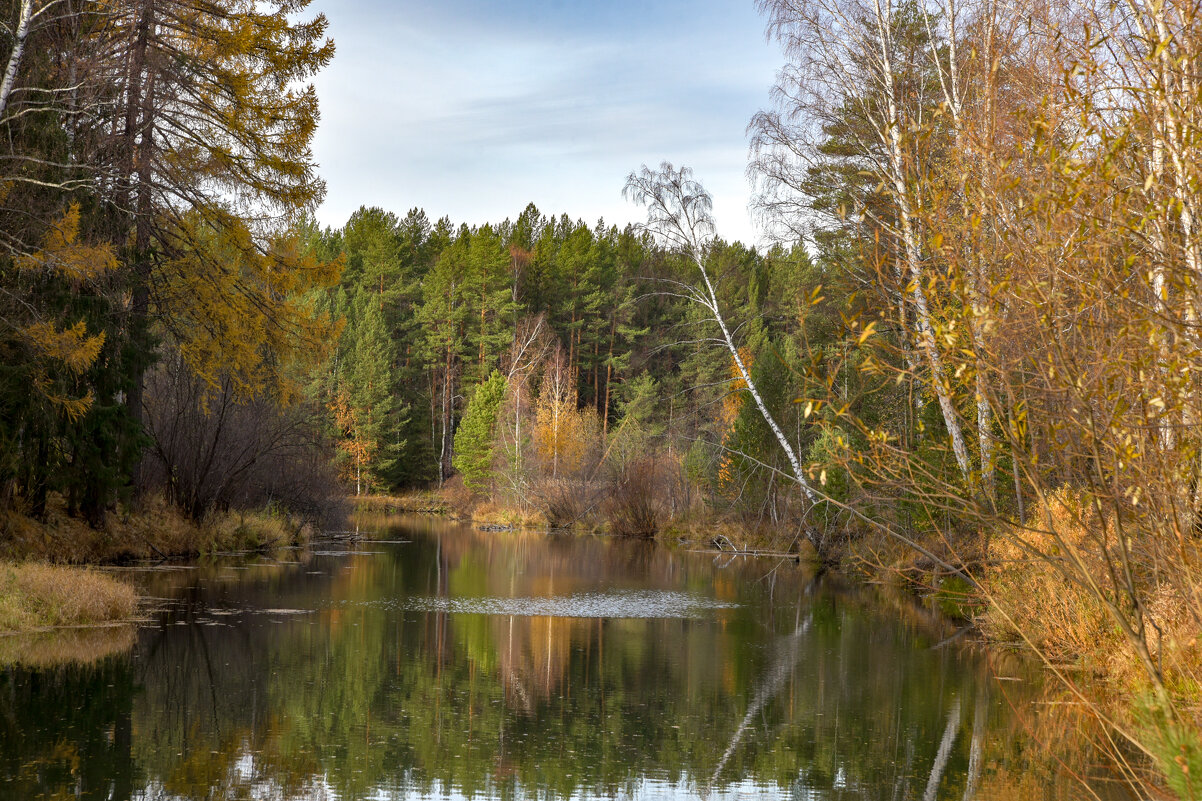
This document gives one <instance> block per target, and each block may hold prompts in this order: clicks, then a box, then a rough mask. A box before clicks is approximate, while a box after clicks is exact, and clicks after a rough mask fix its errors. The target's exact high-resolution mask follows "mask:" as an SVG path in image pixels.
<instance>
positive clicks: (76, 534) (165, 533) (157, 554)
mask: <svg viewBox="0 0 1202 801" xmlns="http://www.w3.org/2000/svg"><path fill="white" fill-rule="evenodd" d="M310 534H311V529H310V528H309V527H308V526H307V525H304V524H302V523H300V522H298V521H296V520H295V519H293V518H291V517H289V516H287V515H280V514H272V513H269V512H239V511H230V512H213V513H210V514H209V515H208V516H207V517H206V518H205V519H204V520H202V521H201V522H199V523H197V522H193V521H192V520H189V519H188V518H187V517H185V516H184V515H183V514H182V513H181V512H180V511H179V510H178V509H177V508H176V507H175V506H173V505H172V504H169V503H167V502H166V501H164V500H163V499H161V498H153V497H152V498H147V499H146V500H145V501H144V502H143V503H142V505H141V507H140V508H139V509H138V510H137V511H133V510H129V509H126V510H122V511H121V512H119V513H112V512H110V513H108V514H106V515H105V517H104V526H103V527H102V528H93V527H91V526H89V525H88V524H87V523H86V522H85V521H83V520H81V519H79V518H78V517H73V516H72V515H70V514H68V513H67V511H66V509H65V508H64V505H63V503H62V501H61V499H59V498H55V497H52V498H51V499H50V502H49V503H48V505H47V513H46V516H45V519H43V520H36V519H34V518H31V517H26V516H23V515H19V514H16V513H12V512H10V513H7V514H3V515H0V559H14V560H24V559H39V560H45V561H50V562H57V563H65V564H98V563H112V562H122V561H129V560H135V559H167V558H179V557H189V556H198V555H200V554H205V553H214V552H217V551H246V550H261V549H266V548H272V547H284V546H289V545H296V544H300V543H302V542H304V541H306V540H307V539H308V538H309V536H310Z"/></svg>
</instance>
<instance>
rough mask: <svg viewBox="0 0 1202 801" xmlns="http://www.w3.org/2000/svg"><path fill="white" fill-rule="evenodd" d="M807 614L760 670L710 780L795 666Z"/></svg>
mask: <svg viewBox="0 0 1202 801" xmlns="http://www.w3.org/2000/svg"><path fill="white" fill-rule="evenodd" d="M811 620H812V619H811V618H806V619H805V621H804V622H802V623H799V624H798V625H797V628H796V629H795V630H794V632H793V633H792V634H790V635H789V636H788V637H786V638H784V640H783V641H782V642H781V644H780V647H779V649H778V650H777V654H776V660H775V661H774V662H773V663H772V667H770V668H769V669H768V672H767V673H765V674H764V678H763V681H761V682H760V688H759V690H758V691H757V692H756V694H755V698H754V699H753V700H752V702H751V705H750V706H749V707H747V714H746V715H744V716H743V720H742V722H740V723H739V727H738V728H737V729H735V733H734V734H733V735H732V736H731V738H730V744H729V745H727V746H726V751H724V752H723V753H722V758H721V759H719V760H718V765H717V767H715V768H714V774H713V775H712V776H711V777H710V784H711V785H713V783H714V782H716V781H717V780H718V777H719V776H720V775H721V774H722V769H723V768H725V767H726V763H727V762H729V761H730V758H731V756H732V755H733V754H734V752H735V749H736V748H738V747H739V743H740V742H742V741H743V736H744V735H745V734H746V733H747V729H748V727H750V726H751V721H752V720H754V719H755V716H756V715H758V714H759V713H760V710H761V709H763V708H764V706H765V705H766V704H767V703H768V702H769V701H771V700H772V699H773V698H775V697H776V696H777V694H778V693H780V691H781V688H782V687H784V686H785V679H787V678H789V676H790V675H791V674H792V673H793V668H795V667H796V666H797V660H798V659H800V658H801V647H800V646H801V638H802V636H804V635H805V633H806V632H807V631H809V629H810V622H811Z"/></svg>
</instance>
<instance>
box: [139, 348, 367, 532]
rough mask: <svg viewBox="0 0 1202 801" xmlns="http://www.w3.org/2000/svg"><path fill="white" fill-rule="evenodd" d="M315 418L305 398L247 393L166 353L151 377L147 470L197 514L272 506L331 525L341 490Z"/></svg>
mask: <svg viewBox="0 0 1202 801" xmlns="http://www.w3.org/2000/svg"><path fill="white" fill-rule="evenodd" d="M315 419H317V415H316V413H315V412H314V411H313V410H312V409H311V408H309V407H308V406H307V405H306V404H303V403H297V404H292V405H283V404H282V403H280V402H278V401H275V400H273V399H271V398H270V397H244V396H242V395H240V394H239V393H238V392H237V391H236V389H235V384H234V382H232V381H231V380H229V379H222V380H221V381H220V382H219V383H218V385H217V386H213V385H211V384H209V383H208V382H206V381H203V380H202V379H201V378H199V377H197V376H196V375H194V374H193V373H192V372H191V370H190V369H189V368H188V366H187V365H186V364H185V362H184V360H183V359H182V357H180V356H179V355H178V354H168V355H167V356H165V358H164V359H163V361H162V363H161V364H160V365H158V366H157V367H156V369H155V370H154V371H153V372H152V373H151V374H150V375H149V376H148V379H147V399H146V424H147V429H148V431H149V433H150V436H151V440H152V449H151V453H150V457H149V459H148V462H149V464H148V466H147V472H148V473H149V475H148V479H149V481H150V483H151V484H152V485H156V484H157V485H158V486H159V487H160V488H161V490H162V492H163V493H164V495H165V496H166V497H167V498H168V499H169V500H170V501H171V502H172V503H173V504H175V506H176V507H178V508H179V510H180V511H181V512H183V513H184V514H185V515H187V516H188V517H190V518H191V519H193V520H198V521H199V520H202V519H203V518H205V517H206V516H207V515H208V514H210V513H211V512H212V511H214V510H228V509H255V508H263V507H266V506H268V505H273V506H277V507H282V508H284V509H286V510H287V511H288V512H290V513H292V514H295V515H297V516H300V517H302V518H304V519H305V520H307V521H310V522H312V523H313V524H314V525H319V526H325V525H330V524H332V523H333V522H334V521H336V520H337V519H338V518H340V517H341V516H342V515H343V513H344V512H345V510H344V509H343V508H342V506H343V505H342V498H343V496H344V493H343V492H342V490H341V486H340V484H339V482H338V479H337V475H336V473H335V468H334V467H333V458H332V457H333V451H332V448H331V446H330V444H329V443H328V442H327V441H326V440H325V438H324V437H323V436H322V435H321V432H320V431H318V430H317V428H316V426H315V424H314V422H313V421H314V420H315Z"/></svg>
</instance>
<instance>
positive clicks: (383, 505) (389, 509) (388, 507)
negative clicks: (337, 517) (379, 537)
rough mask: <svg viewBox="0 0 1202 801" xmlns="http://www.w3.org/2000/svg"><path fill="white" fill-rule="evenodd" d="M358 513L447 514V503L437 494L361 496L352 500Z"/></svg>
mask: <svg viewBox="0 0 1202 801" xmlns="http://www.w3.org/2000/svg"><path fill="white" fill-rule="evenodd" d="M350 501H351V503H352V504H353V506H354V509H355V511H356V512H383V513H386V514H388V513H396V512H420V513H422V514H438V515H441V514H447V513H448V512H450V508H449V507H448V505H447V502H446V501H445V500H444V499H443V498H441V497H439V495H438V493H436V492H430V491H427V492H410V493H406V494H404V495H359V496H352V497H351V498H350Z"/></svg>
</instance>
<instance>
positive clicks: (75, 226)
mask: <svg viewBox="0 0 1202 801" xmlns="http://www.w3.org/2000/svg"><path fill="white" fill-rule="evenodd" d="M17 266H18V267H19V268H21V269H23V270H36V269H51V270H54V271H56V272H58V273H60V274H62V275H63V276H65V277H67V278H69V279H71V280H74V281H87V280H91V279H93V278H97V277H98V276H101V275H103V274H105V273H107V272H111V271H112V270H115V269H116V268H117V257H116V255H115V254H114V253H113V249H112V248H111V247H110V246H108V245H107V244H105V245H88V244H83V243H81V242H80V241H79V204H78V203H72V204H71V205H70V206H68V207H67V210H66V211H64V212H63V216H62V217H60V218H59V219H58V220H57V221H56V222H55V223H54V224H53V225H51V226H50V230H49V231H48V232H47V233H46V236H45V237H44V238H43V240H42V248H41V250H38V251H37V252H35V253H32V254H30V255H28V256H23V257H21V258H20V259H18V260H17Z"/></svg>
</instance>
